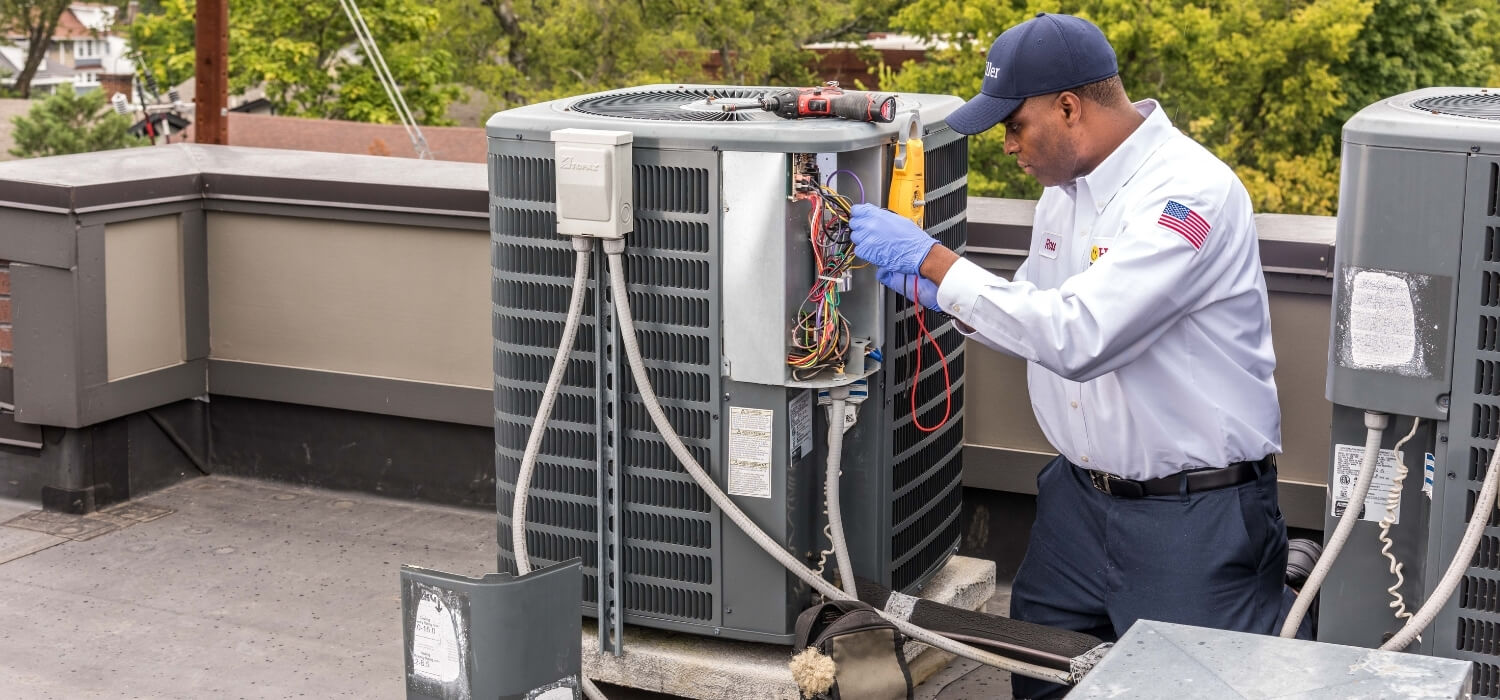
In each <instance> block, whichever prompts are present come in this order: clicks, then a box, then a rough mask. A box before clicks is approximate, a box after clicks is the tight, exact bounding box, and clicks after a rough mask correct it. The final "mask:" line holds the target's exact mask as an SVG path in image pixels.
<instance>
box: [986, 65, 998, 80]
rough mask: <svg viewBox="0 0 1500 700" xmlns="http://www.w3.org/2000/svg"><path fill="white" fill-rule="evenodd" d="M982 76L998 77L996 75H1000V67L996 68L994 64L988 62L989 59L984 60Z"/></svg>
mask: <svg viewBox="0 0 1500 700" xmlns="http://www.w3.org/2000/svg"><path fill="white" fill-rule="evenodd" d="M984 77H986V78H998V77H1000V69H999V68H997V67H996V66H995V64H993V63H990V62H989V61H985V62H984Z"/></svg>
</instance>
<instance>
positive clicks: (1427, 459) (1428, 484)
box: [1422, 452, 1437, 501]
mask: <svg viewBox="0 0 1500 700" xmlns="http://www.w3.org/2000/svg"><path fill="white" fill-rule="evenodd" d="M1435 476H1437V458H1436V457H1433V455H1432V453H1431V452H1428V453H1427V454H1426V455H1425V456H1423V457H1422V493H1425V494H1427V500H1429V501H1430V500H1432V479H1433V477H1435Z"/></svg>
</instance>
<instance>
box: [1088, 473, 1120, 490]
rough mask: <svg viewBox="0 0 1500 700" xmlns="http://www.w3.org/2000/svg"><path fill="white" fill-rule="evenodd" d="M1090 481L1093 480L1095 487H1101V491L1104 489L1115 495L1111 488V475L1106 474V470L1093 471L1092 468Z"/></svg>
mask: <svg viewBox="0 0 1500 700" xmlns="http://www.w3.org/2000/svg"><path fill="white" fill-rule="evenodd" d="M1089 481H1092V482H1093V483H1094V488H1096V489H1099V490H1100V491H1103V492H1105V493H1108V494H1109V495H1111V496H1113V495H1114V494H1113V493H1111V492H1110V490H1109V475H1108V474H1105V473H1104V472H1096V471H1093V470H1092V469H1091V470H1089Z"/></svg>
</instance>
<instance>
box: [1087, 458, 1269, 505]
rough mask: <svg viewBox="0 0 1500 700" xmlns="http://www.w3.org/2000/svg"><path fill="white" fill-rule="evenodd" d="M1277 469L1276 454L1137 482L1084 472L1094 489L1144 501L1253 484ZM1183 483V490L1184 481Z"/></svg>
mask: <svg viewBox="0 0 1500 700" xmlns="http://www.w3.org/2000/svg"><path fill="white" fill-rule="evenodd" d="M1275 469H1276V455H1267V456H1266V457H1265V458H1264V459H1259V460H1256V461H1254V462H1235V463H1234V464H1231V465H1229V466H1227V467H1224V468H1223V469H1214V468H1209V469H1198V470H1194V471H1188V472H1180V473H1177V474H1173V475H1171V476H1163V477H1159V478H1156V479H1146V480H1144V481H1136V480H1134V479H1121V478H1120V477H1118V476H1115V475H1113V474H1106V473H1104V472H1099V471H1094V470H1092V469H1085V470H1084V471H1086V472H1088V476H1089V481H1090V482H1091V483H1093V485H1094V488H1096V489H1099V490H1100V491H1103V492H1105V493H1107V494H1109V495H1111V496H1116V497H1118V498H1145V497H1146V496H1176V495H1178V494H1181V493H1183V492H1184V491H1186V492H1187V493H1197V492H1199V491H1212V490H1214V489H1223V488H1229V487H1230V486H1239V485H1240V484H1244V483H1248V482H1251V481H1255V480H1256V479H1258V478H1260V475H1261V474H1264V473H1266V472H1268V471H1274V470H1275ZM1184 481H1185V482H1186V488H1184V484H1183V482H1184Z"/></svg>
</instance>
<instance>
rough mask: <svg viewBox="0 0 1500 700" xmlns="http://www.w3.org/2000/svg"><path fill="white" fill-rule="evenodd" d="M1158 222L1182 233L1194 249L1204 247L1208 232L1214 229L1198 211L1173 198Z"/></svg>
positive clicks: (1168, 201)
mask: <svg viewBox="0 0 1500 700" xmlns="http://www.w3.org/2000/svg"><path fill="white" fill-rule="evenodd" d="M1156 223H1158V224H1161V225H1162V226H1165V227H1167V228H1169V229H1172V230H1173V231H1176V232H1178V233H1180V234H1182V237H1183V238H1186V239H1187V241H1188V243H1191V244H1193V248H1194V249H1198V248H1202V247H1203V242H1204V241H1206V240H1208V232H1209V231H1210V230H1212V229H1213V227H1212V226H1209V225H1208V222H1207V221H1205V220H1204V219H1203V217H1201V216H1198V212H1195V211H1193V210H1192V209H1189V208H1187V207H1185V206H1182V205H1181V204H1178V203H1177V202H1174V201H1171V200H1167V208H1166V209H1163V210H1162V211H1161V218H1160V219H1157V220H1156Z"/></svg>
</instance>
